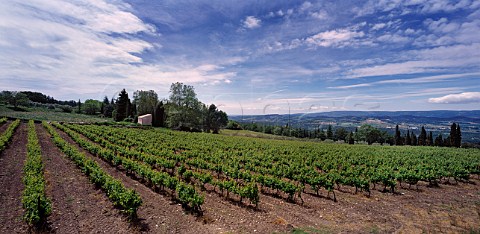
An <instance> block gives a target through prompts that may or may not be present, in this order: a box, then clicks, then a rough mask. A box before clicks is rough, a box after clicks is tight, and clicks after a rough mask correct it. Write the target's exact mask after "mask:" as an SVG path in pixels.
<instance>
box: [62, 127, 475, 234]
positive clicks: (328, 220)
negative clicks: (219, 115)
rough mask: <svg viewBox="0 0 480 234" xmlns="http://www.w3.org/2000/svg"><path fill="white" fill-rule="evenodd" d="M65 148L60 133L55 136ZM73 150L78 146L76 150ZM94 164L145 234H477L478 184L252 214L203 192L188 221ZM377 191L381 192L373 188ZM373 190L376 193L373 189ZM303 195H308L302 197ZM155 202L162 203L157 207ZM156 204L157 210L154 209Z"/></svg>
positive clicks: (314, 201)
mask: <svg viewBox="0 0 480 234" xmlns="http://www.w3.org/2000/svg"><path fill="white" fill-rule="evenodd" d="M59 132H60V133H61V135H62V136H63V137H64V138H65V139H66V140H67V141H69V142H70V143H73V144H75V143H74V142H73V140H71V139H70V138H69V137H68V136H67V135H66V134H65V133H63V132H61V131H59ZM77 147H78V146H77ZM87 155H88V156H89V157H91V158H94V159H95V160H96V161H97V162H98V163H99V164H100V165H101V166H102V167H103V168H104V169H106V171H108V173H110V174H112V175H113V176H114V177H116V178H118V179H120V180H122V181H123V182H124V183H125V184H126V185H127V186H128V187H132V188H135V189H136V190H137V191H138V192H139V193H140V195H141V196H142V199H143V200H144V202H145V204H144V205H143V206H144V207H142V208H140V210H139V216H140V218H143V219H144V220H143V224H144V225H145V226H147V227H148V228H147V229H145V230H146V231H149V232H170V231H176V232H182V233H185V232H188V233H191V232H197V233H212V232H214V233H224V232H234V233H255V232H258V233H272V232H289V231H291V230H293V229H294V228H300V229H302V230H307V231H312V232H315V231H318V232H327V233H331V232H332V233H337V232H354V233H372V232H373V233H375V232H382V233H383V232H387V233H392V232H397V233H423V232H427V233H463V232H469V231H471V230H474V231H478V230H480V180H478V177H477V176H475V178H472V183H459V184H456V185H449V184H441V185H440V187H437V188H432V187H428V186H427V185H426V184H420V186H419V190H418V191H417V190H416V189H414V188H412V189H407V188H405V189H399V191H398V194H395V195H394V194H391V193H383V192H380V191H378V190H373V191H372V194H371V197H367V196H366V195H364V194H362V193H360V192H359V193H357V194H354V189H353V188H350V187H346V186H343V187H342V188H341V191H338V190H336V194H337V199H338V202H333V201H332V200H331V199H328V198H326V195H327V193H326V192H325V191H322V192H321V194H320V196H316V195H313V194H310V193H308V194H303V195H302V197H303V199H304V201H305V203H304V205H300V204H294V203H289V202H286V201H285V200H283V199H279V198H275V197H272V196H269V195H268V196H267V195H261V198H260V205H259V208H258V209H253V208H252V207H251V206H245V204H246V203H239V202H237V201H238V199H237V198H234V199H233V201H232V200H230V199H225V198H224V197H220V196H219V195H218V194H217V193H215V192H213V191H212V188H208V187H207V190H209V192H205V193H204V194H205V204H204V205H203V206H202V209H203V210H204V215H203V216H202V217H198V218H196V219H195V220H196V221H193V220H194V216H193V215H186V214H183V212H182V209H181V208H180V206H178V205H174V204H172V203H170V202H169V198H168V197H165V196H163V195H160V194H157V193H154V192H152V190H150V189H149V188H147V187H145V186H144V185H142V184H140V183H139V182H137V181H135V180H133V179H131V178H130V177H127V176H125V175H124V173H123V172H121V171H118V170H117V169H115V168H113V167H111V166H110V165H108V164H107V163H105V162H103V161H102V160H100V159H98V158H96V157H94V156H92V155H91V154H89V153H87ZM378 187H381V186H378ZM378 187H377V189H381V188H378ZM307 192H308V191H307ZM159 201H161V202H162V203H159ZM158 204H161V205H158ZM156 217H157V218H159V219H160V220H164V221H163V222H165V223H166V224H167V225H168V228H166V229H153V228H152V227H153V226H156V225H157V224H158V221H157V222H155V221H156Z"/></svg>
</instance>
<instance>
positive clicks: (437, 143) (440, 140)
mask: <svg viewBox="0 0 480 234" xmlns="http://www.w3.org/2000/svg"><path fill="white" fill-rule="evenodd" d="M435 146H443V137H442V134H439V135H438V136H437V138H435Z"/></svg>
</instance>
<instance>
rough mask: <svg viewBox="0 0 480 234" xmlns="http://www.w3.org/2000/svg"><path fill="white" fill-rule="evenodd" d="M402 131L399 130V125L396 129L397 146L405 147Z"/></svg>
mask: <svg viewBox="0 0 480 234" xmlns="http://www.w3.org/2000/svg"><path fill="white" fill-rule="evenodd" d="M400 134H401V133H400V130H399V129H398V124H397V126H396V127H395V145H403V144H402V136H401V135H400Z"/></svg>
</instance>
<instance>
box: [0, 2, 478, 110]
mask: <svg viewBox="0 0 480 234" xmlns="http://www.w3.org/2000/svg"><path fill="white" fill-rule="evenodd" d="M177 81H179V82H184V83H186V84H189V85H193V86H194V87H195V89H196V92H197V94H198V97H199V99H200V100H201V101H202V102H204V103H207V104H209V103H215V104H216V105H217V106H219V107H220V108H221V109H223V110H225V111H226V112H227V113H228V114H241V113H243V114H273V113H288V111H289V109H290V111H291V112H292V113H299V112H302V113H309V112H322V111H337V110H439V109H442V110H445V109H452V110H454V109H457V110H460V109H461V110H468V109H479V108H478V107H479V106H480V1H473V0H460V1H443V0H429V1H423V0H405V1H400V0H392V1H383V0H377V1H151V0H125V1H121V0H113V1H108V0H75V1H73V0H57V1H47V0H27V1H20V0H9V1H4V2H3V3H2V7H1V8H0V82H1V84H2V90H34V91H39V92H43V93H45V94H48V95H51V96H53V97H55V98H56V99H62V100H70V99H75V100H76V99H78V98H80V99H82V100H85V99H87V98H93V99H100V100H101V99H102V98H103V97H104V96H105V95H106V96H109V97H113V96H115V95H116V94H117V93H118V91H119V90H121V89H122V88H126V90H127V91H128V92H129V93H130V95H132V94H133V92H134V91H135V90H151V89H153V90H155V91H156V92H157V93H158V94H159V96H160V97H164V98H168V90H169V86H170V84H171V83H172V82H177Z"/></svg>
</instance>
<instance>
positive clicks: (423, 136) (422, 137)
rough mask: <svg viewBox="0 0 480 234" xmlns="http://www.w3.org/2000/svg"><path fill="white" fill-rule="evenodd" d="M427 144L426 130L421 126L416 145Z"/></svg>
mask: <svg viewBox="0 0 480 234" xmlns="http://www.w3.org/2000/svg"><path fill="white" fill-rule="evenodd" d="M426 144H427V131H425V127H423V126H422V131H421V132H420V135H419V136H418V145H421V146H425V145H426Z"/></svg>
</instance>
